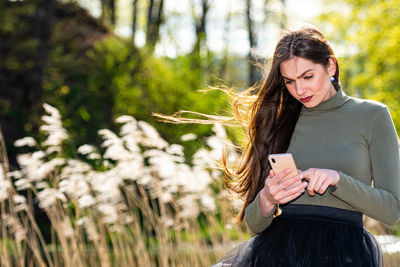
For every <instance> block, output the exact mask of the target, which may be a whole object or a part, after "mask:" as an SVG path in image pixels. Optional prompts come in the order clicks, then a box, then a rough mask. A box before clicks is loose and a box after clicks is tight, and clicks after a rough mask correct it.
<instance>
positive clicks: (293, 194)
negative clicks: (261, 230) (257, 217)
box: [259, 169, 307, 216]
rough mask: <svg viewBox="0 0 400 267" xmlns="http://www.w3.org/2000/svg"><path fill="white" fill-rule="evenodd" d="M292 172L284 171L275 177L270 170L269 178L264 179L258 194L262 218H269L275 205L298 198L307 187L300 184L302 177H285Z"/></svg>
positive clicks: (303, 183)
mask: <svg viewBox="0 0 400 267" xmlns="http://www.w3.org/2000/svg"><path fill="white" fill-rule="evenodd" d="M292 172H293V170H290V169H285V170H283V171H282V172H280V173H278V174H276V175H275V173H274V171H273V170H270V172H269V176H268V177H267V179H265V184H264V187H263V189H262V190H261V192H260V203H259V204H260V211H261V214H262V215H264V216H269V215H271V214H272V212H273V211H274V207H275V205H276V204H285V203H288V202H289V201H291V200H293V199H295V198H297V197H298V196H300V195H301V194H302V193H303V192H304V191H305V188H306V187H307V183H306V182H302V181H301V180H302V179H303V176H302V175H296V176H293V177H291V178H287V176H288V175H289V176H290V174H291V173H292Z"/></svg>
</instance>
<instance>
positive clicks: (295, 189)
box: [275, 182, 307, 200]
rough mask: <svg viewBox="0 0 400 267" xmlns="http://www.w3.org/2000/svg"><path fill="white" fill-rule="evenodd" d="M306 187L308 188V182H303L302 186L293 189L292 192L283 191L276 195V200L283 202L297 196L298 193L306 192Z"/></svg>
mask: <svg viewBox="0 0 400 267" xmlns="http://www.w3.org/2000/svg"><path fill="white" fill-rule="evenodd" d="M306 186H307V183H306V182H302V183H301V184H299V185H297V186H296V187H293V188H292V189H290V190H282V191H280V192H278V193H277V194H276V195H275V198H276V199H277V200H281V199H283V198H286V197H288V196H291V195H294V194H297V193H298V192H304V191H305V188H306Z"/></svg>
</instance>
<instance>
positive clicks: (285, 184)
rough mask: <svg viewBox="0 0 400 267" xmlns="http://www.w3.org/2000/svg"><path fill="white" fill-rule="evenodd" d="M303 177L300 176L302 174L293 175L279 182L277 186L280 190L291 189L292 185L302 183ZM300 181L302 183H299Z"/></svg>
mask: <svg viewBox="0 0 400 267" xmlns="http://www.w3.org/2000/svg"><path fill="white" fill-rule="evenodd" d="M301 179H302V176H300V175H295V176H293V177H291V178H289V179H286V180H285V181H284V182H282V183H280V184H278V185H277V186H276V189H277V190H278V191H281V190H288V189H291V187H294V186H295V184H297V185H299V184H300V183H301V182H300V181H301ZM299 182H300V183H299Z"/></svg>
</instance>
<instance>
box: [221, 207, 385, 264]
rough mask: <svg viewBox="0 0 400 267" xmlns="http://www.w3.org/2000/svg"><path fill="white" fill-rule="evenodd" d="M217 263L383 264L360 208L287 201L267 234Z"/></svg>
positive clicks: (262, 234) (236, 248) (237, 247)
mask: <svg viewBox="0 0 400 267" xmlns="http://www.w3.org/2000/svg"><path fill="white" fill-rule="evenodd" d="M213 266H215V267H218V266H240V267H242V266H271V267H274V266H282V267H294V266H296V267H300V266H302V267H312V266H316V267H317V266H318V267H321V266H324V267H328V266H332V267H333V266H334V267H340V266H360V267H361V266H362V267H377V266H383V263H382V254H381V251H380V249H379V245H378V243H377V241H376V240H375V238H374V237H373V235H372V234H371V233H370V232H368V231H367V230H366V229H365V228H364V227H363V225H362V215H361V213H359V212H356V211H350V210H344V209H337V208H332V207H323V206H314V205H287V206H285V207H283V208H282V214H281V215H280V216H278V217H276V218H275V219H274V220H273V222H272V224H271V225H270V226H269V227H268V228H267V229H266V230H265V231H264V232H262V233H260V234H257V235H255V236H253V237H252V238H250V239H249V240H247V241H245V242H243V243H241V244H239V245H238V246H236V247H235V248H233V249H232V250H231V251H230V252H228V253H227V254H226V255H225V256H224V257H223V258H222V259H221V260H219V261H218V262H217V263H216V264H215V265H213Z"/></svg>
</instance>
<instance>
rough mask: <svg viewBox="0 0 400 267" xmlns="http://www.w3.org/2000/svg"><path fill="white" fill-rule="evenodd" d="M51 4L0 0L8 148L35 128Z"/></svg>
mask: <svg viewBox="0 0 400 267" xmlns="http://www.w3.org/2000/svg"><path fill="white" fill-rule="evenodd" d="M55 3H56V1H55V0H36V1H26V2H25V1H23V2H21V1H17V2H14V1H0V12H1V13H0V44H1V45H0V58H1V60H0V113H1V116H0V123H1V124H2V129H3V131H4V136H5V139H6V140H7V141H8V142H7V149H9V150H11V151H14V150H13V147H12V146H10V143H9V141H10V140H12V139H15V138H19V137H22V136H24V134H25V131H28V132H29V131H31V130H35V129H36V130H37V128H36V127H37V126H38V123H37V115H38V114H39V111H40V104H39V103H40V98H41V96H42V85H43V79H44V77H43V75H44V71H45V68H46V66H47V64H48V53H49V42H50V38H51V34H52V24H53V17H54V12H55ZM26 114H31V115H33V116H26ZM35 115H36V117H35ZM34 118H36V120H35V119H34ZM12 155H13V153H11V157H10V161H11V163H12V164H15V158H14V157H13V156H12Z"/></svg>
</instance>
